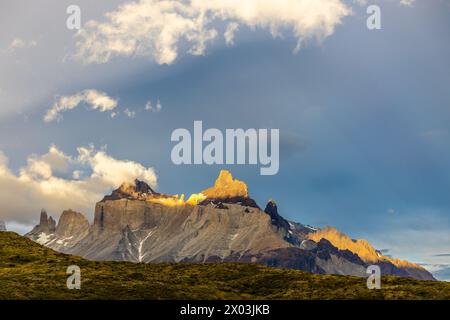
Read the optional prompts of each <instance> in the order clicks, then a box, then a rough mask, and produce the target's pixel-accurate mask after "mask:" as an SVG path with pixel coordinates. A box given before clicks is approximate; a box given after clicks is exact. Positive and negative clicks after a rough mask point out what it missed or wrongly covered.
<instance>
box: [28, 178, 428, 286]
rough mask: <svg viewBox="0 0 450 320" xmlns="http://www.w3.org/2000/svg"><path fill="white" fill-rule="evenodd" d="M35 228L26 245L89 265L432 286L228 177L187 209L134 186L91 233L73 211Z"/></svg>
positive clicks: (101, 213) (109, 203)
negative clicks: (227, 269)
mask: <svg viewBox="0 0 450 320" xmlns="http://www.w3.org/2000/svg"><path fill="white" fill-rule="evenodd" d="M40 220H41V221H40V224H39V225H38V226H36V227H35V228H34V229H33V230H32V231H31V232H30V233H29V234H27V236H28V237H30V238H31V239H33V240H35V241H37V242H39V243H41V244H44V245H46V246H48V247H50V248H53V249H55V250H57V251H60V252H63V253H70V254H75V255H80V256H82V257H85V258H87V259H90V260H117V261H132V262H145V263H149V262H219V261H223V262H248V263H261V264H265V265H269V266H274V267H285V268H294V269H302V270H306V271H310V272H316V273H324V274H346V275H356V276H364V275H365V270H366V267H367V266H368V265H369V264H374V263H377V264H380V266H381V267H382V270H383V272H384V273H385V274H395V275H401V276H411V277H415V278H418V279H432V277H431V275H430V274H429V273H428V272H427V271H425V270H423V269H421V268H419V267H418V266H416V265H412V264H410V265H406V263H405V262H402V263H403V265H402V264H401V263H396V262H395V261H393V260H390V259H381V258H380V257H378V254H379V253H378V252H377V251H376V250H375V249H373V248H372V247H371V246H370V245H369V244H368V243H366V242H363V241H359V242H353V240H351V239H350V238H348V237H346V236H345V235H343V234H340V233H338V232H337V230H336V231H333V230H328V229H324V230H318V229H316V228H313V227H309V226H305V225H302V224H301V223H296V222H291V221H288V220H286V219H284V218H283V217H282V216H281V215H280V214H279V213H278V208H277V205H276V204H275V202H274V201H269V203H268V204H267V206H266V208H265V210H264V211H263V210H261V209H260V208H259V207H258V205H257V204H256V202H255V201H254V200H253V199H251V198H250V196H249V193H248V188H247V185H246V184H245V183H244V182H242V181H239V180H236V179H234V178H233V177H232V176H231V174H230V173H229V172H227V171H222V172H221V173H220V175H219V177H218V178H217V180H216V182H215V184H214V186H213V187H211V188H209V189H206V190H203V191H202V192H201V193H199V194H196V195H194V196H191V198H190V199H189V200H188V201H186V202H185V201H184V196H181V197H178V196H171V195H165V194H161V193H157V192H155V191H153V190H152V189H151V188H150V187H149V186H148V185H146V184H145V183H144V182H141V181H134V182H132V183H124V184H122V186H120V187H119V188H118V189H117V190H114V191H113V192H112V194H111V195H109V196H105V197H104V199H103V200H102V201H100V202H98V203H97V205H96V207H95V216H94V221H93V224H92V225H89V223H88V221H87V220H86V218H85V217H84V216H83V215H82V214H80V213H77V212H74V211H71V210H68V211H65V212H63V214H62V215H61V217H60V220H59V223H58V225H57V226H55V223H54V220H53V219H52V218H51V217H50V218H48V217H47V214H46V213H45V212H44V211H43V212H42V213H41V219H40Z"/></svg>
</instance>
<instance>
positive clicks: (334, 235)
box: [308, 227, 422, 269]
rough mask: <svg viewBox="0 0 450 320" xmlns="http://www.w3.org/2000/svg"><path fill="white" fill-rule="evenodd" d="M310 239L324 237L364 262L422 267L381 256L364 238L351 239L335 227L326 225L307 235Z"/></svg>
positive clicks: (316, 239) (316, 240)
mask: <svg viewBox="0 0 450 320" xmlns="http://www.w3.org/2000/svg"><path fill="white" fill-rule="evenodd" d="M308 238H309V239H310V240H313V241H315V242H319V241H320V239H326V240H328V241H330V242H331V244H332V245H333V246H335V247H336V248H338V249H340V250H349V251H351V252H353V253H355V254H357V255H358V256H359V257H360V258H361V259H362V260H363V261H364V262H367V263H374V264H375V263H377V262H382V261H387V262H390V263H392V264H393V265H395V266H397V267H407V268H414V269H422V267H421V266H419V265H418V264H415V263H411V262H409V261H404V260H400V259H393V258H390V257H386V256H383V255H382V254H381V253H380V252H379V251H377V250H375V249H374V247H372V246H371V245H370V243H369V242H367V241H366V240H362V239H360V240H353V239H351V238H350V237H349V236H347V235H346V234H343V233H341V232H339V231H338V230H337V229H336V228H333V227H326V228H323V229H321V230H318V231H316V232H314V233H311V234H309V235H308Z"/></svg>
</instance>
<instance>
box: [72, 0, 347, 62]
mask: <svg viewBox="0 0 450 320" xmlns="http://www.w3.org/2000/svg"><path fill="white" fill-rule="evenodd" d="M351 13H352V11H351V8H350V7H348V6H347V5H346V4H345V3H344V2H343V1H342V0H314V1H311V0H245V1H242V0H227V1H223V0H186V1H179V0H139V1H135V2H129V3H127V4H124V5H121V6H119V7H118V8H117V9H116V10H114V11H111V12H108V13H106V15H105V17H106V19H105V21H102V22H101V21H95V20H90V21H88V22H87V23H86V24H85V25H84V27H83V28H82V29H81V30H79V32H78V33H77V35H76V38H77V53H76V55H75V56H76V57H77V58H79V59H81V60H82V61H84V62H85V63H105V62H108V61H109V60H110V59H111V58H112V57H113V56H145V57H150V58H151V59H153V60H155V61H156V62H157V63H159V64H171V63H173V62H174V61H175V60H176V58H177V57H178V55H179V52H180V51H181V50H182V49H180V47H183V46H185V47H186V49H183V50H184V51H185V52H187V53H190V54H193V55H203V54H204V53H205V50H206V45H207V44H208V43H209V42H211V41H212V40H213V39H215V38H216V37H217V35H218V33H219V31H218V30H216V26H217V23H223V22H225V23H227V25H228V28H227V29H226V31H225V32H224V37H225V39H226V42H227V43H228V44H230V43H232V42H233V38H234V37H233V36H234V32H235V31H236V30H237V28H238V26H239V25H244V26H247V27H250V28H251V29H265V30H268V31H270V32H271V34H272V35H274V36H276V35H279V34H280V32H281V31H287V32H290V33H291V34H292V35H293V36H294V37H295V39H296V40H297V47H300V44H301V43H302V42H304V41H306V40H310V39H316V40H318V41H320V40H323V39H324V38H326V37H328V36H330V35H331V34H333V32H334V30H335V28H336V26H337V25H339V24H340V23H341V22H342V19H343V18H344V17H345V16H348V15H350V14H351ZM183 48H184V47H183ZM184 51H183V52H184Z"/></svg>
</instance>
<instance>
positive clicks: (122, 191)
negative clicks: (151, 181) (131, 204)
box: [103, 179, 158, 200]
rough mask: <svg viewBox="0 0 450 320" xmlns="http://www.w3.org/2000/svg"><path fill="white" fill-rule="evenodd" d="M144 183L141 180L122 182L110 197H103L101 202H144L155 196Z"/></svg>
mask: <svg viewBox="0 0 450 320" xmlns="http://www.w3.org/2000/svg"><path fill="white" fill-rule="evenodd" d="M157 194H158V193H156V192H155V191H154V190H153V189H152V188H151V187H150V186H149V185H148V184H147V183H146V182H144V181H141V180H138V179H136V180H134V181H133V182H124V183H122V185H121V186H120V187H119V188H118V189H116V190H114V191H113V192H112V193H111V195H109V196H105V198H104V199H103V200H118V199H124V198H125V199H134V200H145V199H147V197H148V196H151V195H157Z"/></svg>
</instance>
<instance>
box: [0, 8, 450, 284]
mask: <svg viewBox="0 0 450 320" xmlns="http://www.w3.org/2000/svg"><path fill="white" fill-rule="evenodd" d="M72 4H73V1H65V0H58V1H57V0H42V1H39V2H36V3H35V2H30V1H22V0H14V1H8V0H7V1H2V2H1V4H0V21H1V26H2V28H0V70H1V72H0V188H1V192H0V203H1V206H0V219H3V220H6V222H7V224H8V227H9V228H10V229H13V230H16V231H19V232H24V231H27V230H28V229H29V228H30V227H31V226H32V225H33V224H34V223H36V222H37V219H38V215H39V211H40V209H41V208H46V209H47V210H48V211H49V212H50V214H52V215H54V216H56V217H58V216H59V214H60V212H61V211H62V210H63V209H67V208H72V209H76V210H80V211H82V212H84V213H86V214H87V215H88V216H89V217H92V210H93V205H94V203H95V202H96V201H98V200H100V199H101V197H102V195H103V194H104V193H106V192H109V191H110V190H111V189H112V188H114V187H116V186H117V185H119V184H120V183H121V182H122V181H124V180H127V179H130V178H134V177H138V178H141V179H144V180H146V181H147V182H148V183H150V184H151V185H152V186H154V187H155V188H156V189H158V190H159V191H161V192H165V193H171V194H177V193H186V194H190V193H193V192H198V191H199V190H202V189H204V188H205V187H208V186H210V185H211V184H212V182H213V180H214V177H215V176H216V175H217V173H218V171H219V170H220V169H222V168H227V169H230V170H231V171H232V172H233V174H234V175H235V176H237V177H238V178H239V179H241V180H245V181H246V182H247V183H248V185H249V188H250V192H251V195H252V196H253V197H254V198H255V199H256V200H257V201H258V203H259V204H260V205H261V206H264V203H265V202H266V201H267V199H269V198H274V199H276V200H277V203H278V204H279V209H280V212H281V214H282V215H284V216H285V217H287V218H289V219H292V220H296V221H300V222H303V223H307V224H310V225H315V226H325V225H332V226H336V227H337V228H339V229H340V230H342V231H343V232H345V233H347V234H349V235H350V236H352V237H354V238H365V239H367V240H369V241H370V242H372V243H373V244H374V245H375V246H377V248H379V249H384V250H385V252H387V254H391V255H393V256H396V257H400V258H404V259H409V260H411V261H414V262H419V263H423V264H427V266H428V268H430V269H432V270H433V271H435V272H436V274H437V275H438V276H439V277H441V278H446V279H450V274H449V273H450V271H449V270H450V197H449V191H448V190H450V60H449V59H448V57H450V40H449V39H450V19H449V17H450V5H449V3H448V1H446V0H427V1H423V0H416V1H412V0H380V1H375V0H374V1H363V0H354V1H353V0H348V1H347V0H321V1H313V2H311V1H306V0H284V1H280V0H245V1H242V0H239V1H238V0H228V1H219V0H210V1H201V0H187V1H175V0H166V1H159V0H137V1H134V2H131V1H126V0H109V1H95V2H93V1H86V0H79V1H77V5H78V6H79V8H80V9H81V11H80V13H81V29H80V30H71V29H69V28H67V26H66V20H67V18H68V17H69V15H68V14H67V12H66V10H67V8H68V7H69V6H70V5H72ZM369 4H377V5H379V7H380V8H381V30H369V29H368V28H367V26H366V20H367V17H368V14H367V12H366V9H367V7H368V6H369ZM194 120H202V121H203V126H204V127H205V128H219V129H221V130H224V129H226V128H244V129H247V128H268V129H270V128H276V129H280V148H281V155H280V171H279V173H278V174H277V175H274V176H261V175H260V174H259V166H255V165H246V166H242V165H241V166H239V165H230V166H219V165H213V166H206V165H197V166H187V165H184V166H183V165H182V166H176V165H174V164H173V163H172V161H171V159H170V152H171V149H172V147H173V145H174V144H173V143H172V142H171V141H170V135H171V133H172V131H173V130H174V129H176V128H187V129H190V130H192V128H193V122H194Z"/></svg>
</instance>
